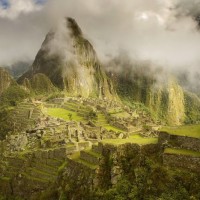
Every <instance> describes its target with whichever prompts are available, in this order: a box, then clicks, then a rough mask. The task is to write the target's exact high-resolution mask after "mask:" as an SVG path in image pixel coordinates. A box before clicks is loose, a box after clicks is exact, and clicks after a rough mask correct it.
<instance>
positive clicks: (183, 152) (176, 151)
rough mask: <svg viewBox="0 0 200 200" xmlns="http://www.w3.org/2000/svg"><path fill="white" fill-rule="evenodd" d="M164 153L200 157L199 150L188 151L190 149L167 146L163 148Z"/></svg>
mask: <svg viewBox="0 0 200 200" xmlns="http://www.w3.org/2000/svg"><path fill="white" fill-rule="evenodd" d="M164 153H166V154H177V155H186V156H193V157H200V152H196V151H190V150H187V149H172V148H167V149H165V151H164Z"/></svg>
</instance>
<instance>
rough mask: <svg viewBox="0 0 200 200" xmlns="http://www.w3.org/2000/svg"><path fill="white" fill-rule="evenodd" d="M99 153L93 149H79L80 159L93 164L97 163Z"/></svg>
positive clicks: (99, 156)
mask: <svg viewBox="0 0 200 200" xmlns="http://www.w3.org/2000/svg"><path fill="white" fill-rule="evenodd" d="M100 158H101V155H100V154H97V153H95V152H93V151H81V152H80V159H81V160H84V161H86V162H88V163H91V164H93V165H99V162H100Z"/></svg>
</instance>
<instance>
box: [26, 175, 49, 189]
mask: <svg viewBox="0 0 200 200" xmlns="http://www.w3.org/2000/svg"><path fill="white" fill-rule="evenodd" d="M22 176H23V177H25V178H26V179H28V180H29V182H32V183H33V184H34V183H36V184H38V183H39V184H42V186H44V184H45V185H47V184H49V183H50V181H49V180H48V179H43V178H41V177H40V178H36V177H34V176H31V175H30V174H27V173H22Z"/></svg>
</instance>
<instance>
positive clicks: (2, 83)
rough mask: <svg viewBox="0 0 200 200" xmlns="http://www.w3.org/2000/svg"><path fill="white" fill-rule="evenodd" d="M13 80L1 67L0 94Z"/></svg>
mask: <svg viewBox="0 0 200 200" xmlns="http://www.w3.org/2000/svg"><path fill="white" fill-rule="evenodd" d="M12 82H13V79H12V77H11V76H10V74H9V73H8V72H7V71H6V70H5V69H3V68H0V95H1V94H2V93H3V92H4V91H5V90H7V88H8V87H9V86H10V85H11V83H12Z"/></svg>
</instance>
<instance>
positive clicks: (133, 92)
mask: <svg viewBox="0 0 200 200" xmlns="http://www.w3.org/2000/svg"><path fill="white" fill-rule="evenodd" d="M141 68H142V67H141ZM129 70H133V69H128V71H126V72H124V73H121V74H115V75H113V76H112V79H113V81H114V85H115V87H116V88H117V92H118V94H119V96H120V97H121V98H122V99H125V100H126V101H129V102H141V103H143V104H144V105H146V106H147V107H148V108H149V109H150V111H151V112H152V114H153V115H154V117H155V118H156V119H158V120H161V121H165V122H166V123H168V124H170V125H181V124H183V123H184V122H186V119H187V118H188V116H190V118H191V117H192V114H191V112H193V111H191V110H189V109H188V104H194V100H195V98H192V97H191V96H190V97H191V98H190V99H188V98H189V96H188V95H186V92H185V91H184V90H183V88H182V87H181V86H180V85H179V83H178V81H177V80H176V78H174V77H172V76H169V77H167V76H166V77H165V78H166V80H165V81H164V83H163V82H162V83H161V82H158V80H157V77H156V76H157V75H156V76H154V74H151V73H149V74H146V73H145V68H144V69H143V70H144V71H143V70H142V69H140V71H139V72H138V69H137V70H136V71H134V70H133V71H134V72H131V71H129ZM161 75H162V74H161ZM196 98H197V99H198V97H196ZM188 101H190V102H189V103H188ZM192 102H193V103H192ZM195 102H196V103H195V106H197V105H200V103H199V101H197V100H196V101H195ZM196 114H197V115H198V116H199V114H198V113H196ZM195 117H196V118H198V117H197V116H195ZM190 121H192V120H191V119H190ZM194 121H195V120H193V122H194Z"/></svg>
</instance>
